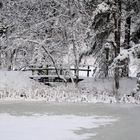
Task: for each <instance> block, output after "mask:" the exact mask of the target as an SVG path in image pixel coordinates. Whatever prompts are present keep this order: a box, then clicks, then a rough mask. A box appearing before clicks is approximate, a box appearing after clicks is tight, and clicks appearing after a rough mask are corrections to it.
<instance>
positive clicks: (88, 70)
mask: <svg viewBox="0 0 140 140" xmlns="http://www.w3.org/2000/svg"><path fill="white" fill-rule="evenodd" d="M89 70H90V66H88V70H87V77H89Z"/></svg>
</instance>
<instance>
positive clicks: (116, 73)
mask: <svg viewBox="0 0 140 140" xmlns="http://www.w3.org/2000/svg"><path fill="white" fill-rule="evenodd" d="M115 3H116V7H117V11H116V13H115V14H114V26H115V32H114V40H115V43H116V47H115V57H117V56H118V55H119V53H120V46H121V43H120V40H121V11H122V6H121V0H115ZM114 81H115V89H116V94H117V90H118V89H119V68H118V66H116V68H115V71H114Z"/></svg>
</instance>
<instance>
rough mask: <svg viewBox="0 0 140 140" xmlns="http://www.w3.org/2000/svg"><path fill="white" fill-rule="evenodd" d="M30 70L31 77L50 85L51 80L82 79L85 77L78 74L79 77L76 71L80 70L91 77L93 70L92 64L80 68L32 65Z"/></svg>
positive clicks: (69, 80) (68, 80)
mask: <svg viewBox="0 0 140 140" xmlns="http://www.w3.org/2000/svg"><path fill="white" fill-rule="evenodd" d="M28 70H29V71H32V75H31V76H30V78H31V79H34V80H36V81H39V82H42V83H44V84H46V85H48V84H49V83H51V82H63V81H64V79H66V81H67V82H72V80H73V81H76V80H78V82H79V81H82V80H83V79H84V78H85V77H83V76H78V79H77V77H76V72H77V71H78V73H79V72H81V71H83V72H85V73H86V77H89V74H90V72H91V69H90V66H87V67H86V68H85V67H84V68H79V69H78V70H77V69H76V68H69V69H68V68H64V67H62V66H60V67H58V68H57V72H58V73H57V72H56V68H55V67H52V66H46V67H34V66H30V67H29V69H28ZM68 73H69V74H68Z"/></svg>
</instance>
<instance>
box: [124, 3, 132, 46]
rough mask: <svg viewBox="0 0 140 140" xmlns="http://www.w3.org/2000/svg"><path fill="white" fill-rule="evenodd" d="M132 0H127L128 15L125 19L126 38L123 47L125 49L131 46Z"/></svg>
mask: <svg viewBox="0 0 140 140" xmlns="http://www.w3.org/2000/svg"><path fill="white" fill-rule="evenodd" d="M130 6H131V5H130V1H128V2H127V4H126V12H127V17H126V20H125V39H124V43H123V47H124V48H125V49H129V48H130V30H131V15H130V13H129V12H130Z"/></svg>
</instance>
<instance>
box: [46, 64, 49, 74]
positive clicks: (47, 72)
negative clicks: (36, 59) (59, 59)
mask: <svg viewBox="0 0 140 140" xmlns="http://www.w3.org/2000/svg"><path fill="white" fill-rule="evenodd" d="M46 75H49V71H48V65H46Z"/></svg>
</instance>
